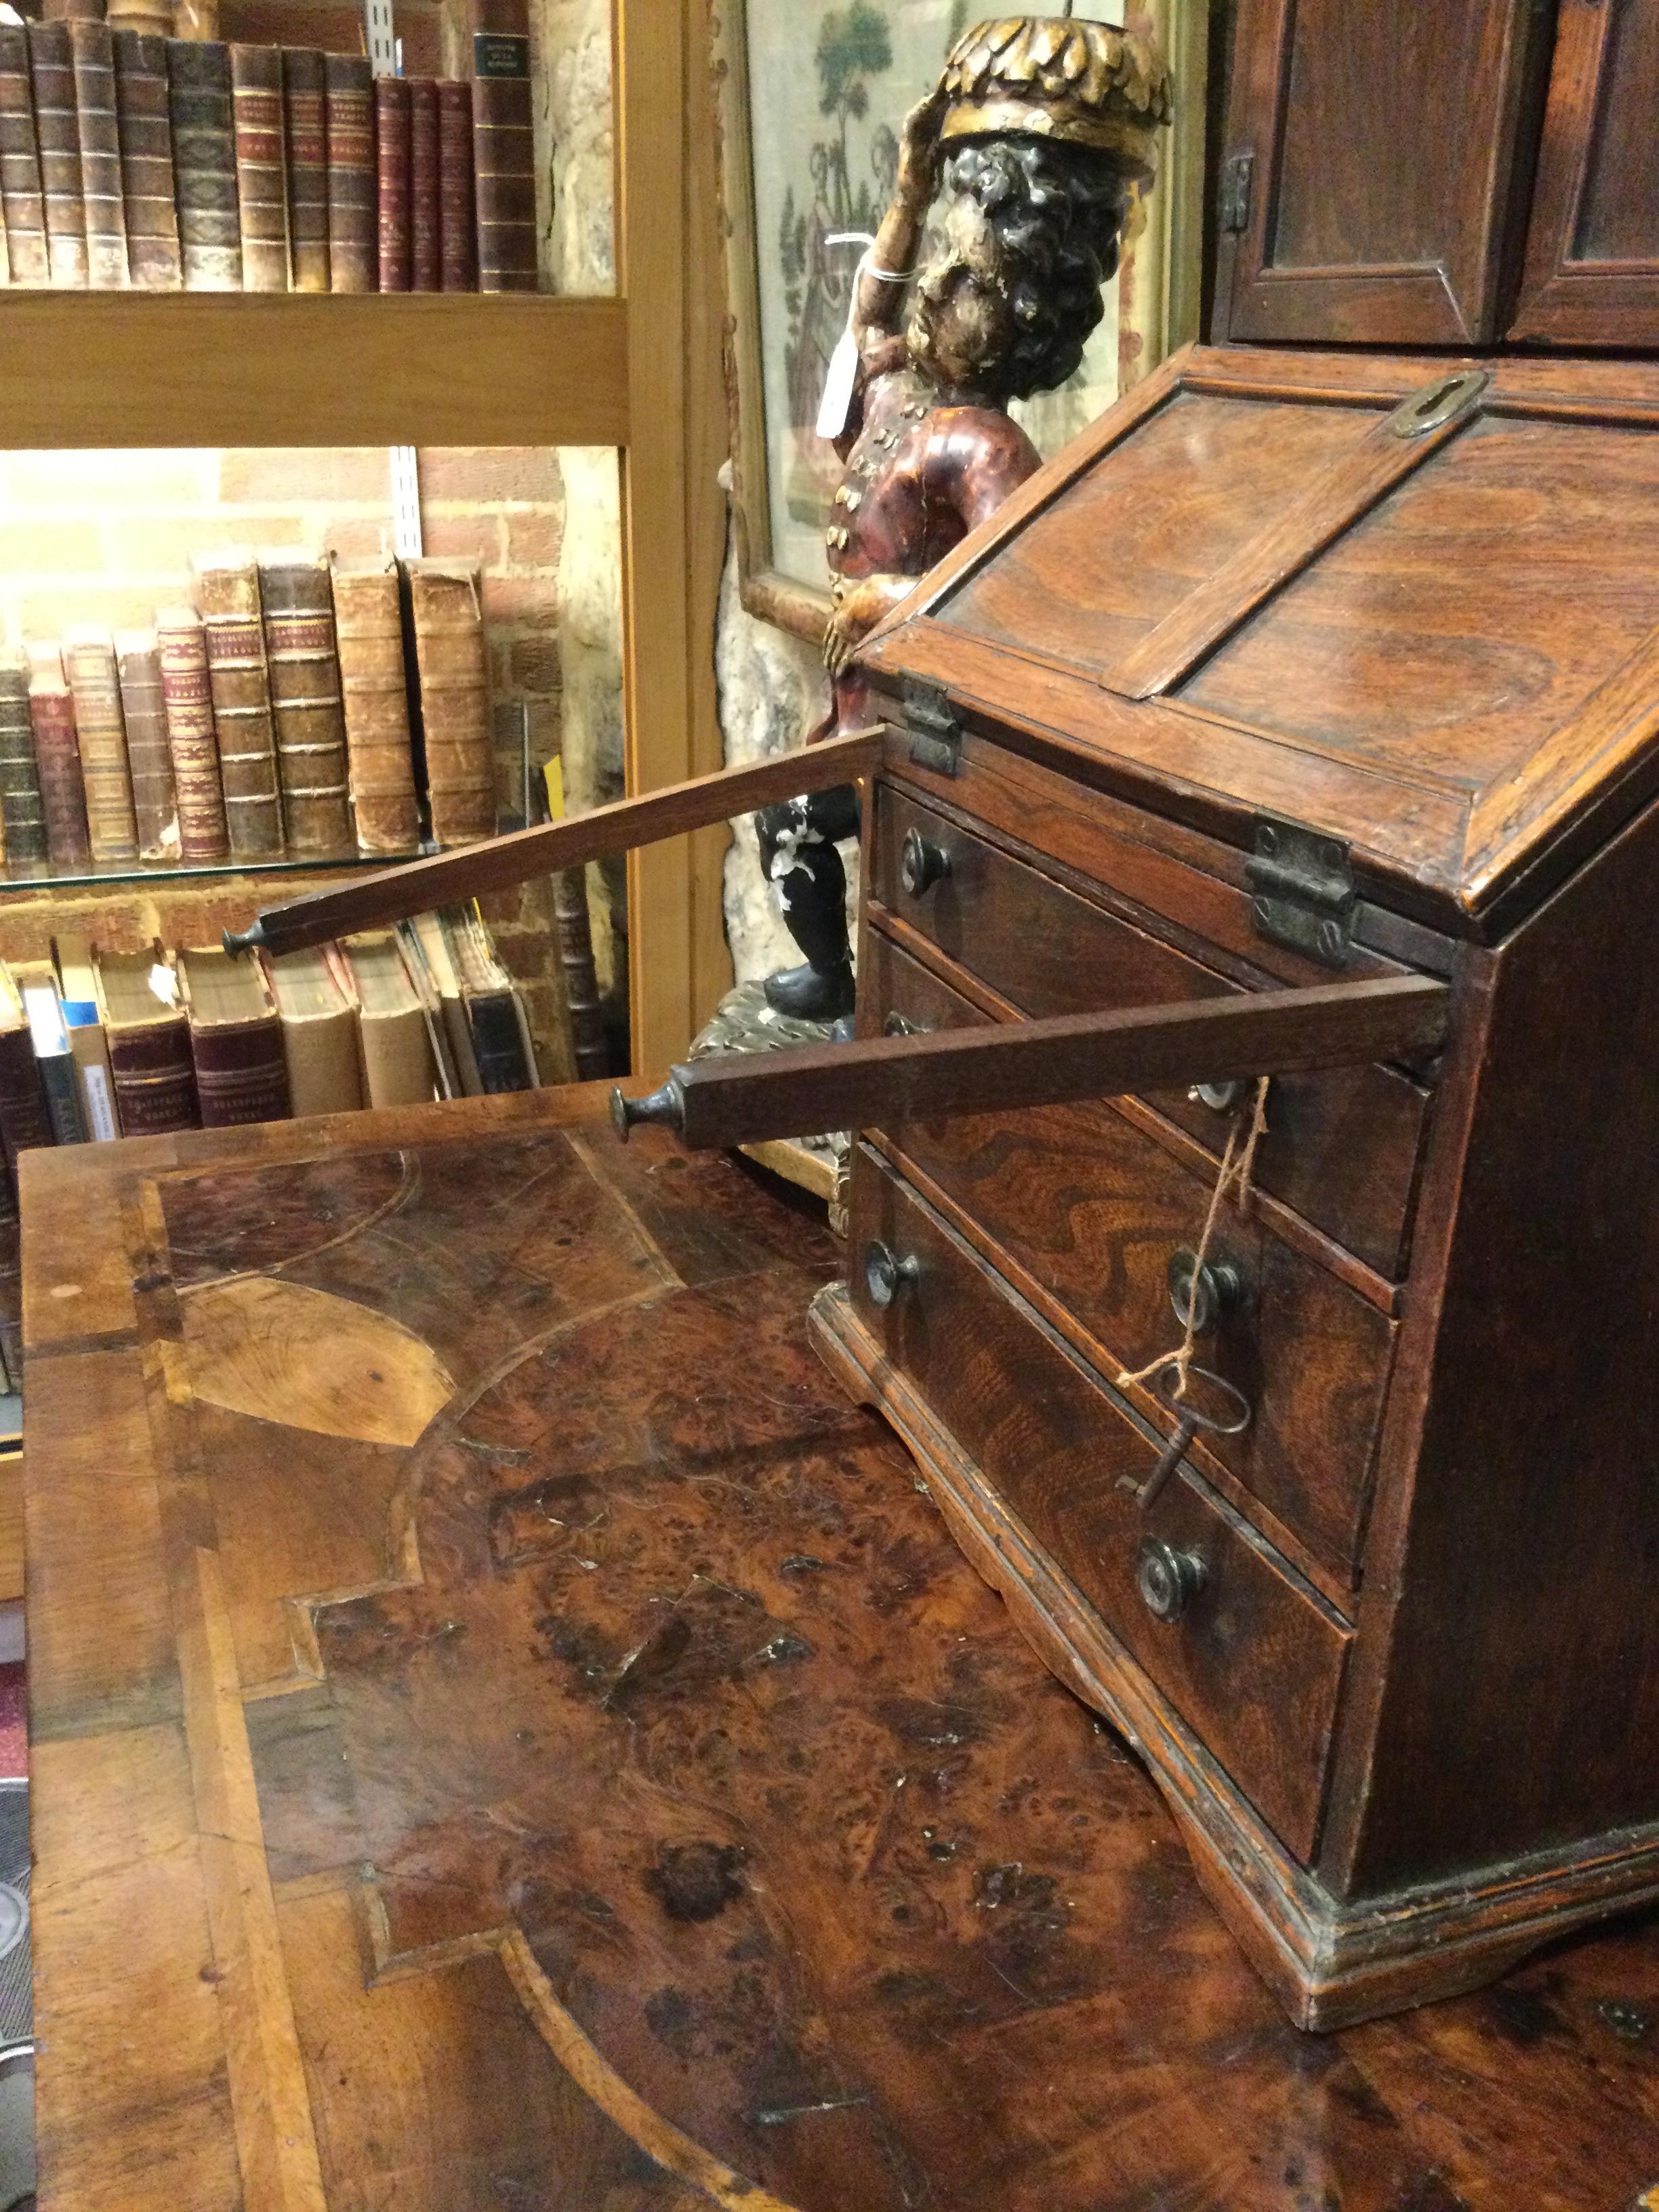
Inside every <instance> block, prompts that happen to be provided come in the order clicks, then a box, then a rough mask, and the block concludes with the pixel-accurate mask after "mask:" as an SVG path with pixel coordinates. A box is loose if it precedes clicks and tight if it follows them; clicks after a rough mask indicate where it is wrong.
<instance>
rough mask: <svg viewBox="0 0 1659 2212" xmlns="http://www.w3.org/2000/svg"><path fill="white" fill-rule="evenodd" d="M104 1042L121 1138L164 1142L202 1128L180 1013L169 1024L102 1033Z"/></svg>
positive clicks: (109, 1029) (187, 1028)
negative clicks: (177, 1132) (172, 1135)
mask: <svg viewBox="0 0 1659 2212" xmlns="http://www.w3.org/2000/svg"><path fill="white" fill-rule="evenodd" d="M104 1036H105V1041H106V1042H107V1044H108V1046H109V1072H110V1079H111V1081H112V1084H113V1085H114V1088H115V1111H116V1115H117V1117H118V1120H119V1121H120V1124H121V1134H122V1135H123V1136H124V1137H164V1136H167V1135H168V1134H170V1133H172V1132H173V1130H175V1129H199V1128H200V1127H201V1126H202V1109H201V1106H200V1104H199V1103H198V1101H197V1095H196V1063H195V1061H194V1060H192V1059H191V1052H190V1026H189V1024H188V1023H187V1022H186V1021H185V1015H184V1010H183V1008H182V1007H181V1008H180V1009H179V1013H178V1014H177V1016H176V1017H175V1018H173V1020H171V1021H161V1022H145V1023H143V1024H139V1025H137V1026H135V1027H133V1028H131V1029H126V1028H122V1027H118V1026H117V1027H107V1028H106V1030H105V1032H104Z"/></svg>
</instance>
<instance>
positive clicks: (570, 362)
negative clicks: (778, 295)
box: [0, 291, 629, 448]
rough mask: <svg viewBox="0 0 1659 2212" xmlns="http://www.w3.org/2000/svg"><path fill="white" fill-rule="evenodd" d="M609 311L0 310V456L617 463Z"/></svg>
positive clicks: (210, 297)
mask: <svg viewBox="0 0 1659 2212" xmlns="http://www.w3.org/2000/svg"><path fill="white" fill-rule="evenodd" d="M628 362H629V346H628V309H627V307H626V304H625V303H624V302H623V301H621V300H570V299H552V298H544V297H541V296H537V297H533V298H532V297H529V296H526V295H506V296H503V295H479V294H473V293H468V294H459V293H449V294H441V295H433V294H425V293H419V294H376V293H371V294H368V295H362V296H338V297H337V296H321V297H317V296H311V295H303V294H289V293H278V294H261V293H216V292H194V293H192V292H182V293H179V292H175V293H143V292H48V291H40V292H33V291H9V292H5V293H0V392H4V394H5V404H4V407H3V409H0V446H5V447H14V448H29V447H62V446H83V447H106V446H107V447H115V446H392V445H400V446H622V445H626V444H627V443H628V441H629V415H628Z"/></svg>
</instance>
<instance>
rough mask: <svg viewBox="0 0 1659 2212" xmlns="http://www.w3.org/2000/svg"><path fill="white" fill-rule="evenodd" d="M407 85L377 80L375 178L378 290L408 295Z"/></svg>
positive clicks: (403, 81) (402, 80)
mask: <svg viewBox="0 0 1659 2212" xmlns="http://www.w3.org/2000/svg"><path fill="white" fill-rule="evenodd" d="M409 113H410V111H409V80H408V78H407V77H401V76H377V77H376V78H375V80H374V147H375V175H376V178H377V179H378V196H377V202H376V205H377V210H378V214H377V226H376V231H375V235H376V238H377V239H378V240H379V245H380V289H381V291H383V292H406V291H408V289H409V287H410V276H411V274H412V244H413V241H412V239H411V236H410V209H409Z"/></svg>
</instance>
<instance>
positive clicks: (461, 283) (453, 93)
mask: <svg viewBox="0 0 1659 2212" xmlns="http://www.w3.org/2000/svg"><path fill="white" fill-rule="evenodd" d="M438 229H439V234H440V241H441V256H440V258H441V269H442V277H443V289H444V290H445V291H446V292H476V291H477V289H478V209H477V200H476V198H475V197H474V194H473V185H472V88H471V85H470V84H467V83H465V82H462V81H460V80H458V79H455V78H450V77H446V78H445V79H444V80H443V82H441V84H440V85H439V87H438Z"/></svg>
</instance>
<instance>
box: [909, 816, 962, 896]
mask: <svg viewBox="0 0 1659 2212" xmlns="http://www.w3.org/2000/svg"><path fill="white" fill-rule="evenodd" d="M950 872H951V855H950V854H948V853H947V852H946V851H945V848H944V846H943V845H936V844H934V843H933V840H932V838H930V837H924V836H922V834H921V830H920V829H907V830H906V831H905V833H904V843H903V846H902V848H901V850H900V853H899V881H900V882H901V883H902V884H903V885H904V888H905V890H907V891H908V892H909V894H910V896H911V897H912V898H920V897H921V895H922V893H923V892H924V891H929V890H932V889H933V885H934V884H937V883H941V882H943V880H944V879H945V877H946V876H948V875H949V874H950Z"/></svg>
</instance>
